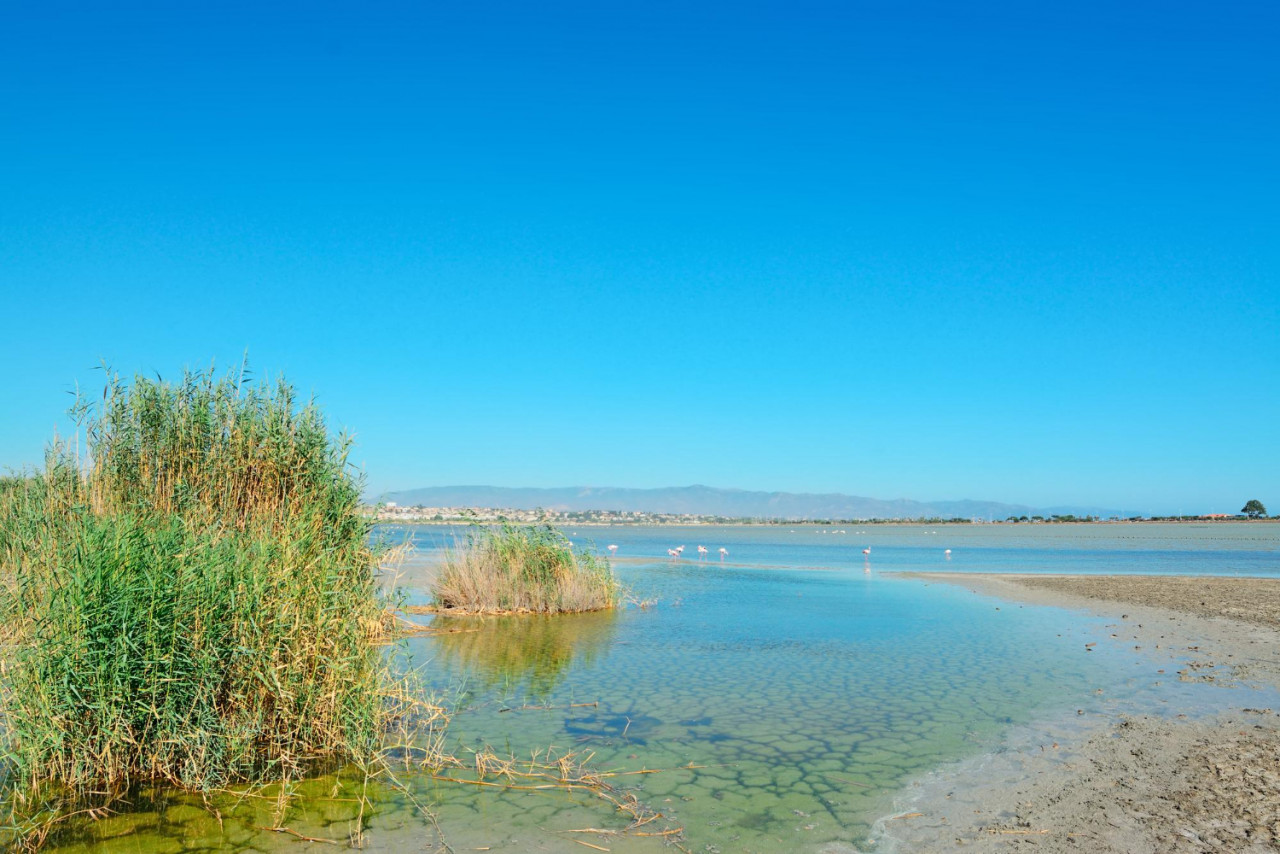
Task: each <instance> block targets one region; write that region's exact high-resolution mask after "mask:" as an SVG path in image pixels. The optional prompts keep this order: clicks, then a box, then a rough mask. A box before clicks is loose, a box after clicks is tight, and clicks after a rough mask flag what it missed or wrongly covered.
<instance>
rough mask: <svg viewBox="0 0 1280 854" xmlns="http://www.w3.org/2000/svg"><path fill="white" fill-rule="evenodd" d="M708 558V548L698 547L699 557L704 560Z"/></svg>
mask: <svg viewBox="0 0 1280 854" xmlns="http://www.w3.org/2000/svg"><path fill="white" fill-rule="evenodd" d="M706 556H707V547H706V546H698V557H699V558H703V557H706Z"/></svg>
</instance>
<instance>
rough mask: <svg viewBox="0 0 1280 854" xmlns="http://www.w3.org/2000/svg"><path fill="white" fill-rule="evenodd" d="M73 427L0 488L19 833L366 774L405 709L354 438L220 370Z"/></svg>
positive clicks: (8, 703)
mask: <svg viewBox="0 0 1280 854" xmlns="http://www.w3.org/2000/svg"><path fill="white" fill-rule="evenodd" d="M72 414H73V416H74V418H75V420H76V423H77V428H78V430H79V431H80V432H79V435H80V436H82V437H83V442H82V443H77V444H76V445H70V444H68V443H66V442H57V441H55V443H54V444H53V445H52V446H51V447H50V449H49V451H48V453H47V456H46V462H45V466H44V468H43V469H42V470H41V471H39V472H37V473H35V474H33V475H31V476H30V477H25V478H14V479H9V480H8V481H6V482H4V483H0V583H2V584H3V596H2V597H0V604H2V605H3V613H2V614H0V618H2V619H3V621H4V624H5V626H6V628H7V629H8V631H9V634H8V636H7V638H6V640H7V643H6V649H5V651H4V657H3V664H4V679H3V686H2V687H0V714H2V715H3V721H2V723H3V738H4V742H5V743H4V747H5V756H6V764H5V768H4V774H5V784H6V787H7V792H8V803H9V805H10V807H11V810H12V816H11V818H12V822H11V825H12V827H14V828H20V826H21V824H22V821H23V820H26V821H28V822H31V821H33V816H38V815H41V814H43V815H45V816H46V817H47V816H49V815H53V814H55V813H57V812H58V811H59V810H65V809H66V808H67V807H69V806H71V805H76V804H80V803H82V802H84V801H85V800H86V799H92V798H90V795H92V796H93V798H100V797H102V796H103V795H104V793H105V794H106V795H107V796H109V795H111V794H116V793H120V792H123V791H125V790H127V789H128V788H129V787H130V786H131V785H133V784H136V783H140V782H144V781H157V780H159V781H167V782H171V783H174V784H177V785H180V786H183V787H186V788H191V789H211V788H216V787H220V786H223V785H227V784H229V783H232V782H237V781H250V782H253V781H265V780H269V779H281V778H288V777H292V776H295V775H298V774H300V773H303V772H304V771H305V769H306V768H307V767H310V766H311V765H313V764H315V763H317V762H320V761H325V760H328V761H334V762H338V761H351V760H355V761H358V762H366V761H370V760H372V759H373V757H374V756H375V755H376V752H377V751H378V749H379V746H380V740H381V737H382V734H383V732H384V729H385V727H386V726H387V724H388V723H389V721H390V718H391V716H393V715H394V714H396V712H397V708H396V704H395V702H394V701H393V700H392V699H391V697H392V695H393V694H394V688H395V680H394V679H393V677H392V675H391V673H390V671H389V665H388V663H387V657H386V656H385V655H384V654H383V650H382V649H381V644H382V642H383V626H384V614H385V603H384V602H383V601H382V599H381V598H380V596H379V593H378V591H377V589H376V586H375V581H374V575H373V570H374V568H375V566H376V564H377V559H378V556H377V555H376V554H375V553H374V552H373V551H372V550H371V548H370V545H369V533H370V525H371V522H370V520H369V518H367V516H366V515H365V514H363V513H362V512H361V509H360V482H359V480H358V478H357V477H356V476H354V474H353V472H352V470H351V467H350V466H349V464H348V460H347V455H348V451H349V448H350V440H349V439H348V438H347V437H346V436H339V437H337V438H335V437H333V436H332V435H331V434H330V432H329V431H328V429H327V427H326V425H325V422H324V418H323V415H322V413H321V412H320V410H319V408H318V407H316V406H315V405H314V403H312V402H308V403H305V404H300V403H299V402H298V400H297V398H296V395H295V393H294V391H293V389H292V388H291V387H290V386H289V385H288V384H286V383H285V382H284V381H280V382H278V383H276V384H274V385H268V384H260V383H253V382H249V381H246V380H244V378H243V376H236V375H228V376H217V375H215V374H214V372H213V371H212V370H209V371H203V372H188V373H186V374H185V375H184V376H183V377H182V379H181V381H179V382H174V383H169V382H163V381H160V380H152V379H148V378H146V377H141V376H140V377H136V378H135V379H134V380H133V381H132V382H125V381H123V380H122V379H121V378H120V377H119V376H116V375H109V376H108V381H107V385H106V389H105V392H104V394H103V396H102V398H101V399H100V400H96V401H87V400H81V401H79V402H78V403H77V405H76V407H74V408H73V411H72ZM31 826H34V825H31ZM19 833H20V831H19Z"/></svg>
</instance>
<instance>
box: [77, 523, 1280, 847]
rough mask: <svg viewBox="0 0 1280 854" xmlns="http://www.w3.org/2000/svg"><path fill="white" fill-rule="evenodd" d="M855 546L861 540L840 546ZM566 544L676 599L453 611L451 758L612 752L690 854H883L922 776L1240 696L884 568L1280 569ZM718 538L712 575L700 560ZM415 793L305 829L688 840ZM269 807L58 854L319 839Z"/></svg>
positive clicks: (520, 796) (808, 545)
mask: <svg viewBox="0 0 1280 854" xmlns="http://www.w3.org/2000/svg"><path fill="white" fill-rule="evenodd" d="M793 530H794V532H793ZM832 530H836V531H838V530H844V531H846V532H847V533H843V534H842V533H824V531H826V532H830V531H832ZM934 531H936V532H937V533H933V532H934ZM408 532H411V533H413V534H414V535H415V537H416V539H417V540H418V543H419V550H418V553H417V555H416V556H415V558H414V560H413V561H412V562H411V563H410V564H409V566H408V567H407V570H406V573H405V576H404V580H406V581H408V582H410V583H416V584H420V585H421V584H425V582H426V579H427V578H428V577H429V575H430V573H431V571H432V567H433V565H434V563H435V562H436V561H437V560H438V558H439V554H440V553H439V549H440V548H441V547H443V546H445V545H447V544H448V543H450V542H452V537H453V534H452V533H450V532H448V531H447V530H446V529H433V528H424V529H416V530H414V529H409V531H408ZM387 533H388V535H389V536H390V537H392V538H396V537H402V536H404V535H405V533H407V532H406V531H405V530H404V529H389V530H388V531H387ZM568 533H570V534H575V537H574V538H575V540H577V541H580V542H581V541H585V540H587V539H594V540H595V542H596V544H597V545H598V546H599V547H601V548H603V547H604V546H606V545H608V544H610V543H613V544H616V545H618V546H619V548H618V560H617V562H616V565H617V568H618V571H619V573H620V574H621V576H622V577H623V580H624V581H625V582H626V583H627V584H628V585H629V586H630V587H631V588H632V589H633V590H634V591H635V592H636V593H637V594H638V595H639V596H641V597H643V598H654V599H656V600H657V603H656V604H654V605H652V606H651V607H649V608H647V609H643V610H642V609H639V608H634V607H633V608H628V609H626V610H623V611H620V612H617V613H609V614H592V615H581V616H564V617H557V618H504V619H489V620H484V621H475V620H451V621H446V620H443V619H440V620H439V621H438V626H437V627H438V628H442V629H444V628H447V629H453V630H456V631H452V632H450V633H448V634H442V635H439V636H435V637H431V638H417V639H414V640H413V641H412V642H411V643H410V646H409V650H408V651H409V652H410V653H411V655H412V656H413V659H414V660H415V661H416V662H418V663H421V664H424V665H425V671H424V672H426V673H427V674H429V676H430V678H431V680H432V681H433V683H434V684H435V685H436V687H438V688H439V689H440V690H442V691H455V692H456V691H458V689H459V686H462V687H461V693H460V694H458V695H457V698H456V701H457V703H458V713H457V714H456V715H455V718H454V720H453V723H452V725H451V727H450V729H449V734H448V738H449V740H450V744H451V745H453V746H455V747H458V748H464V747H465V748H478V747H482V746H484V745H488V746H491V747H492V748H493V749H494V750H495V751H496V752H500V753H514V754H516V755H525V756H528V754H529V752H530V751H532V750H534V749H545V748H548V747H550V748H553V749H555V750H557V751H560V752H570V751H576V752H578V753H585V752H590V753H592V754H593V755H592V759H591V764H592V766H593V767H595V768H598V769H607V770H611V771H617V772H634V771H641V770H652V769H659V773H654V774H642V775H631V776H619V777H615V778H612V780H613V781H614V782H615V783H616V784H618V785H619V786H620V787H621V788H620V791H619V796H620V797H621V796H624V795H626V794H629V795H631V796H633V797H635V798H636V799H637V800H638V801H639V802H642V803H644V804H646V805H647V806H648V807H650V808H652V809H654V810H657V811H660V812H662V813H663V816H664V817H663V818H662V819H659V820H656V821H654V822H653V823H652V824H650V825H646V827H645V828H644V829H649V828H652V829H653V830H655V831H657V830H660V829H662V828H667V827H674V826H679V827H682V828H683V830H684V834H685V836H684V840H685V841H684V842H683V844H684V846H685V847H686V848H687V849H688V850H690V851H699V852H714V851H717V850H718V851H723V852H736V851H740V852H791V851H810V852H821V851H824V850H825V851H840V850H848V849H847V848H841V847H840V846H861V845H865V844H866V840H867V836H868V833H869V830H870V826H871V823H872V822H873V821H874V819H875V818H876V817H877V816H878V815H880V814H881V813H882V812H883V811H884V809H885V808H886V805H887V804H888V802H889V800H890V798H891V796H892V795H893V793H894V792H896V791H897V790H899V788H900V787H901V786H902V785H903V784H904V782H905V781H907V780H909V779H910V778H912V777H913V776H917V775H919V774H921V773H923V772H925V771H927V770H929V769H931V768H934V767H937V766H938V765H939V764H941V763H944V762H947V761H950V760H954V759H958V758H962V757H964V756H967V755H972V754H974V753H977V752H979V751H982V750H984V749H988V748H990V747H991V746H992V745H993V744H994V743H995V742H996V741H997V740H998V739H999V737H1000V736H1001V734H1002V733H1003V732H1005V731H1007V730H1008V728H1009V727H1011V726H1015V725H1018V724H1024V723H1027V722H1029V721H1034V720H1037V719H1041V718H1045V717H1050V716H1053V715H1055V714H1057V713H1060V712H1061V711H1062V710H1064V709H1080V710H1082V711H1084V712H1086V713H1090V712H1093V711H1100V710H1101V708H1102V706H1103V704H1104V703H1106V704H1108V707H1109V708H1114V707H1115V704H1116V703H1121V704H1123V703H1129V704H1131V705H1133V706H1134V707H1141V708H1160V707H1165V706H1167V707H1176V708H1177V710H1179V711H1186V710H1190V711H1193V712H1194V711H1196V710H1210V709H1212V708H1215V707H1216V706H1219V705H1221V704H1222V703H1224V702H1227V701H1225V700H1224V699H1223V698H1224V696H1225V695H1226V693H1227V691H1226V689H1223V688H1220V687H1216V686H1207V685H1194V684H1182V683H1177V682H1173V683H1169V682H1168V681H1167V680H1163V679H1159V678H1158V677H1156V676H1155V667H1156V666H1164V665H1156V664H1153V662H1152V661H1151V660H1150V659H1146V658H1143V657H1141V656H1139V655H1138V654H1135V653H1133V652H1127V651H1125V650H1124V649H1122V648H1121V647H1119V646H1118V645H1116V646H1108V645H1106V644H1102V645H1099V646H1098V647H1095V648H1094V651H1093V652H1090V653H1085V652H1084V647H1083V644H1082V643H1081V638H1082V634H1089V633H1091V632H1092V633H1094V634H1096V633H1098V632H1099V631H1100V627H1098V626H1094V625H1083V626H1082V625H1081V621H1080V619H1079V616H1078V615H1073V614H1070V613H1068V612H1066V611H1061V610H1058V609H1053V608H1032V607H1030V606H1027V607H1020V606H1018V605H1016V604H1009V603H1003V602H998V601H996V600H992V599H988V598H983V597H979V596H977V595H975V594H972V593H969V592H968V591H966V590H964V589H962V588H959V587H953V586H950V585H938V584H933V585H926V584H924V583H921V582H919V581H916V580H911V579H904V578H898V577H894V576H890V575H885V574H884V573H885V571H886V570H920V569H928V570H938V569H948V570H955V571H960V572H965V571H984V572H990V571H1017V572H1108V573H1126V572H1129V573H1134V572H1169V573H1206V574H1208V573H1213V574H1231V573H1240V574H1249V575H1277V574H1280V525H1232V524H1214V525H1207V526H1189V525H1168V526H1163V525H1098V526H1078V525H1077V526H1029V525H1021V526H1016V527H1015V526H956V527H951V526H933V527H930V526H906V525H903V526H874V527H867V528H857V527H849V526H844V527H843V529H841V528H835V529H832V528H830V527H826V528H824V527H814V526H804V527H797V528H794V529H793V528H791V527H773V526H771V527H766V528H735V527H724V528H712V527H690V528H677V529H654V528H610V529H601V528H591V529H587V528H584V529H581V530H579V531H577V532H574V531H572V530H571V531H569V532H568ZM681 544H684V545H686V546H687V548H686V550H685V553H684V554H685V555H686V557H685V558H683V559H681V560H677V561H673V560H671V559H669V558H668V557H667V556H666V550H667V549H668V548H672V547H674V546H678V545H681ZM699 544H703V545H706V546H708V547H709V549H710V553H711V556H710V557H709V559H707V560H704V561H699V560H698V559H697V556H696V552H695V547H696V546H697V545H699ZM720 547H724V548H726V549H727V550H728V556H727V557H726V559H725V561H724V562H723V563H721V561H720V560H719V559H718V558H717V557H716V555H717V551H716V550H717V549H718V548H720ZM868 547H869V548H870V549H871V554H870V555H869V556H868V557H867V558H864V556H863V554H862V549H863V548H868ZM947 548H950V549H951V550H952V554H951V556H950V558H948V557H947V556H946V555H945V554H944V549H947ZM422 595H423V594H418V596H419V598H421V596H422ZM1157 681H1159V682H1161V683H1162V684H1160V685H1159V686H1157V685H1156V684H1155V683H1156V682H1157ZM403 782H404V783H405V787H404V789H395V788H391V787H374V788H373V789H372V790H371V795H370V796H371V798H372V801H373V804H374V809H373V810H372V814H370V813H369V811H366V813H365V814H364V815H363V816H360V817H359V820H358V821H357V817H358V816H359V811H358V807H357V805H356V804H355V802H354V800H353V798H352V797H351V794H352V792H351V787H352V786H353V785H354V784H355V781H352V780H350V779H348V780H345V781H344V780H342V779H339V778H326V779H323V780H319V781H313V782H311V783H309V784H306V785H305V787H304V791H305V793H306V795H307V796H306V797H304V798H303V799H301V800H300V801H299V802H298V803H297V804H296V805H295V806H293V807H291V808H290V811H289V812H288V814H287V815H286V817H285V819H286V820H285V822H284V823H285V824H287V825H288V826H289V827H291V828H292V829H294V830H296V831H297V832H299V833H302V834H303V835H307V836H315V837H323V838H329V839H337V840H339V841H343V840H346V839H347V838H348V835H349V833H350V832H351V831H352V830H353V829H360V828H363V830H364V838H363V844H364V845H365V846H366V847H367V848H368V849H369V850H384V851H399V850H424V846H425V850H431V845H432V844H434V839H435V836H434V834H435V829H434V828H432V826H431V825H430V824H428V823H427V822H426V821H425V819H424V818H423V817H422V815H421V813H419V812H417V811H415V809H414V808H413V806H412V804H411V803H410V796H412V798H414V799H417V800H418V801H420V802H422V803H429V804H431V805H432V809H433V811H434V813H435V815H436V817H437V822H438V826H439V830H440V831H442V832H443V836H444V838H445V839H446V840H447V841H448V842H449V843H450V845H451V846H452V847H453V848H454V850H456V851H463V850H471V849H483V850H489V851H495V852H497V851H511V852H515V851H531V850H537V851H581V850H583V846H582V845H581V844H580V842H587V843H590V844H591V845H599V846H601V847H606V848H608V849H609V850H611V851H614V852H625V851H659V850H663V849H664V843H663V839H662V838H659V837H638V836H628V837H617V836H601V835H596V834H586V835H584V834H573V833H567V832H566V831H571V830H576V829H583V828H605V829H612V830H622V829H624V828H625V827H626V826H627V824H628V822H629V817H628V816H626V815H623V814H620V813H619V812H617V811H616V810H615V809H614V808H613V807H612V806H611V805H610V804H608V803H605V802H603V801H601V800H599V799H597V798H595V797H593V796H591V795H590V794H589V793H578V794H576V795H570V794H566V793H564V792H561V791H547V790H539V791H520V790H511V791H505V792H504V791H500V790H489V789H485V790H477V789H475V788H472V787H465V786H461V785H458V784H456V783H437V782H435V781H432V780H429V779H427V778H425V777H423V776H422V775H421V774H406V775H403ZM343 786H346V788H343ZM270 807H271V805H270V804H268V803H266V802H251V803H245V804H242V805H241V806H240V807H239V809H231V808H227V809H225V810H223V813H224V814H223V817H222V821H221V822H220V823H219V822H218V821H215V820H214V819H213V818H211V817H210V815H209V814H208V813H207V812H206V811H204V810H202V809H198V808H196V805H195V804H194V803H193V802H192V801H191V799H186V798H181V797H174V796H172V795H171V794H168V795H163V796H161V797H158V799H157V801H156V802H154V803H141V804H139V805H138V807H137V808H136V809H135V810H134V811H133V812H132V813H130V814H127V815H123V816H119V817H117V818H113V819H110V820H109V823H108V824H107V825H98V826H97V827H96V828H94V829H93V830H92V831H91V836H89V837H85V838H82V839H80V840H78V841H74V842H72V841H67V842H66V843H65V844H63V845H62V846H61V847H60V849H59V850H66V851H71V850H78V851H95V852H112V854H115V852H124V851H128V852H143V851H145V852H167V851H174V852H176V851H181V850H203V851H249V850H262V851H268V850H276V849H281V848H285V847H289V848H292V847H295V846H296V845H298V844H304V843H300V842H299V840H297V839H296V838H293V837H286V836H282V835H278V834H272V833H269V832H265V831H263V830H260V829H259V828H260V827H262V826H267V825H271V824H272V823H273V817H272V816H271V815H270ZM112 822H114V824H112ZM106 835H110V838H103V837H104V836H106ZM575 840H576V841H575ZM588 850H589V849H588Z"/></svg>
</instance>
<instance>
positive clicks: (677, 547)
mask: <svg viewBox="0 0 1280 854" xmlns="http://www.w3.org/2000/svg"><path fill="white" fill-rule="evenodd" d="M676 551H677V552H679V553H680V554H684V546H676Z"/></svg>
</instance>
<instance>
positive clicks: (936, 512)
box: [381, 486, 1133, 519]
mask: <svg viewBox="0 0 1280 854" xmlns="http://www.w3.org/2000/svg"><path fill="white" fill-rule="evenodd" d="M381 499H382V500H383V501H394V502H395V503H397V504H400V505H423V506H427V507H505V508H510V509H519V510H532V509H534V508H537V507H543V508H546V509H548V510H565V511H580V510H629V511H642V512H648V513H697V514H701V515H707V516H731V517H734V518H767V519H916V518H922V517H930V516H939V517H943V518H952V517H961V518H965V519H968V518H973V517H982V518H991V517H994V518H996V519H1004V518H1006V517H1008V516H1023V515H1026V516H1034V515H1037V514H1038V515H1042V516H1048V515H1053V514H1055V513H1058V514H1064V515H1065V514H1068V513H1071V514H1075V515H1076V516H1089V515H1093V516H1102V517H1104V518H1105V517H1108V516H1127V515H1133V514H1130V513H1126V512H1123V511H1120V510H1113V509H1108V508H1102V507H1027V506H1025V505H1022V504H1002V503H1000V502H998V501H971V500H962V501H930V502H923V501H911V500H908V499H905V498H900V499H894V500H888V501H886V500H882V499H878V498H863V497H860V496H856V495H842V494H840V493H825V494H814V493H807V492H751V491H748V490H744V489H716V488H714V487H710V486H674V487H664V488H662V489H625V488H621V487H609V486H605V487H593V486H565V487H555V488H551V489H535V488H523V487H505V486H429V487H423V488H420V489H406V490H402V491H399V492H388V493H386V494H385V495H383V496H381Z"/></svg>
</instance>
